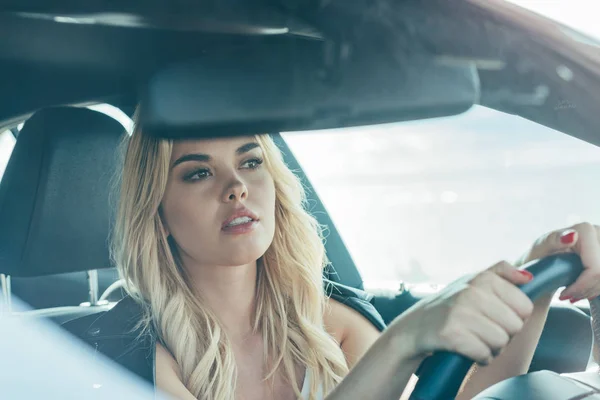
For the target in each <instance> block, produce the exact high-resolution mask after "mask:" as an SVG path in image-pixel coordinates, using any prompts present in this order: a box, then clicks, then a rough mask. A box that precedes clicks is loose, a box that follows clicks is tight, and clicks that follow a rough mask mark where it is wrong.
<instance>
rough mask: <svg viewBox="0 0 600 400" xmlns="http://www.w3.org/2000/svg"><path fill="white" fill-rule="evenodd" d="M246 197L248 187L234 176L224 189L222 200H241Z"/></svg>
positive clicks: (227, 201) (226, 201)
mask: <svg viewBox="0 0 600 400" xmlns="http://www.w3.org/2000/svg"><path fill="white" fill-rule="evenodd" d="M247 197H248V188H247V187H246V185H245V184H244V182H242V181H241V180H240V179H239V178H237V177H236V178H234V179H233V180H232V181H231V183H230V184H229V185H228V186H227V188H226V189H225V193H224V196H223V201H224V202H225V203H229V202H231V201H236V200H237V201H242V200H246V198H247Z"/></svg>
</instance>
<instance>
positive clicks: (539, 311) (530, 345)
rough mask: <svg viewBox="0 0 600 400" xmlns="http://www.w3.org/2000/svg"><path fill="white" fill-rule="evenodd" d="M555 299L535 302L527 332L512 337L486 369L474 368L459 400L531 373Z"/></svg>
mask: <svg viewBox="0 0 600 400" xmlns="http://www.w3.org/2000/svg"><path fill="white" fill-rule="evenodd" d="M551 300H552V296H551V295H549V296H545V297H543V298H540V299H538V300H537V301H536V302H535V303H534V309H533V313H532V314H531V317H530V318H529V319H528V320H527V322H525V325H523V330H522V331H521V332H519V333H518V334H516V335H515V336H514V337H513V338H512V340H511V341H510V343H509V344H508V345H507V346H506V348H505V349H504V350H503V351H502V353H500V355H498V356H497V357H496V358H494V361H492V363H490V364H489V365H487V366H485V367H480V366H477V365H474V366H473V368H471V370H470V371H469V374H468V375H467V378H466V379H465V381H464V382H463V385H462V387H461V390H460V392H459V395H458V396H457V397H456V398H457V399H460V400H462V399H471V398H473V397H474V396H475V395H477V394H478V393H479V392H481V391H483V390H484V389H486V388H488V387H490V386H492V385H494V384H496V383H498V382H501V381H503V380H505V379H508V378H511V377H513V376H516V375H522V374H525V373H527V371H528V370H529V365H530V364H531V360H532V359H533V354H534V352H535V348H536V346H537V343H538V341H539V340H540V336H541V334H542V329H543V328H544V324H545V323H546V317H547V316H548V309H549V308H550V301H551Z"/></svg>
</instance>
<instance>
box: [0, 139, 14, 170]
mask: <svg viewBox="0 0 600 400" xmlns="http://www.w3.org/2000/svg"><path fill="white" fill-rule="evenodd" d="M16 142H17V139H16V138H15V136H14V135H13V133H12V132H11V131H10V130H5V131H4V132H0V181H2V177H3V176H4V171H5V170H6V165H7V164H8V159H9V158H10V155H11V154H12V151H13V149H14V147H15V143H16Z"/></svg>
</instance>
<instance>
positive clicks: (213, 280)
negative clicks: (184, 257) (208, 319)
mask: <svg viewBox="0 0 600 400" xmlns="http://www.w3.org/2000/svg"><path fill="white" fill-rule="evenodd" d="M184 264H185V265H186V270H187V273H188V276H189V278H190V279H191V282H192V287H193V289H194V290H195V291H196V293H199V294H200V295H201V296H202V299H203V301H204V302H205V303H206V304H207V306H208V307H210V309H211V310H212V311H213V312H214V313H215V314H216V316H217V318H219V321H220V322H221V323H222V324H223V325H224V327H225V330H226V331H227V334H228V335H229V336H230V338H231V339H232V340H234V341H238V340H243V339H244V338H245V337H247V336H248V335H249V334H250V333H251V332H252V325H253V322H254V319H253V318H254V310H255V308H256V276H257V263H256V261H255V262H253V263H250V264H247V265H240V266H235V267H224V266H216V267H209V266H203V265H193V264H192V263H184Z"/></svg>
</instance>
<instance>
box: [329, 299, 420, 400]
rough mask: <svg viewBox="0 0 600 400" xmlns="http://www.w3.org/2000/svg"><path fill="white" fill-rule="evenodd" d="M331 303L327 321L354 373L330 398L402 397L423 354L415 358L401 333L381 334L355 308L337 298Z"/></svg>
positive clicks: (374, 398)
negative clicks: (407, 348) (408, 355)
mask: <svg viewBox="0 0 600 400" xmlns="http://www.w3.org/2000/svg"><path fill="white" fill-rule="evenodd" d="M329 305H330V312H329V313H328V315H326V317H325V325H326V327H327V330H328V331H329V332H330V333H331V334H332V336H334V337H336V338H337V339H338V340H339V342H340V347H341V348H342V351H343V352H344V355H345V357H346V360H347V362H348V367H349V368H350V373H349V374H348V375H347V376H346V377H345V378H344V380H343V382H342V383H341V384H340V385H338V386H337V387H336V389H335V390H334V391H333V392H332V393H331V394H330V395H329V396H327V399H326V400H338V399H345V400H347V399H371V400H376V399H377V400H378V399H386V400H388V399H398V398H400V394H401V393H402V392H403V390H404V388H405V387H406V386H407V385H408V383H409V380H410V379H411V377H412V375H413V373H414V372H415V370H416V369H417V368H418V366H419V364H420V363H421V361H422V358H417V359H412V360H411V359H410V358H409V357H407V354H404V352H403V349H404V348H406V346H405V343H402V338H401V337H398V336H397V335H395V336H394V335H392V334H391V331H389V330H388V331H386V332H384V333H383V334H380V333H379V331H378V330H377V329H376V328H375V327H374V326H373V324H371V323H370V322H369V321H367V319H365V318H364V317H363V316H362V315H360V314H359V313H358V312H356V311H354V310H353V309H351V308H349V307H347V306H345V305H343V304H341V303H339V302H337V301H335V300H333V299H330V300H329ZM367 351H368V353H367ZM365 382H368V383H365Z"/></svg>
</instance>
